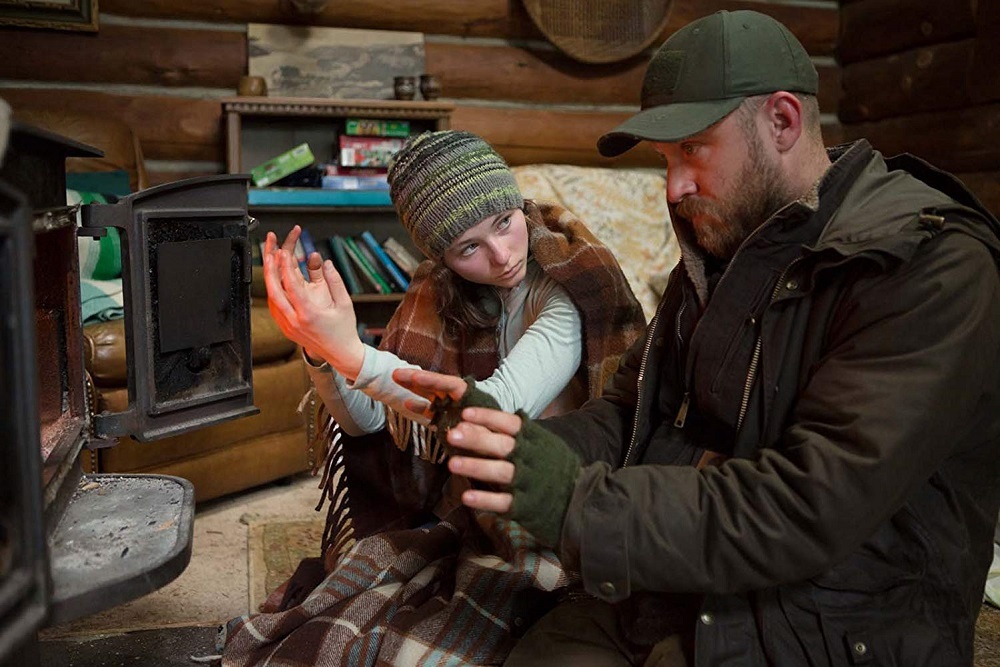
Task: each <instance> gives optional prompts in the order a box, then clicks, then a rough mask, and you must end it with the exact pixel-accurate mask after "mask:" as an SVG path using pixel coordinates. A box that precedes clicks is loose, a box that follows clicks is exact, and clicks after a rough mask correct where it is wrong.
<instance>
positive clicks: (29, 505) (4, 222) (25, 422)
mask: <svg viewBox="0 0 1000 667" xmlns="http://www.w3.org/2000/svg"><path fill="white" fill-rule="evenodd" d="M30 213H31V209H30V207H29V205H28V202H27V199H25V198H24V197H23V195H21V194H20V193H19V192H17V191H16V190H14V189H13V188H10V187H9V186H8V185H7V184H5V183H3V182H0V313H2V314H3V317H2V318H0V369H3V376H2V379H3V381H0V664H3V663H4V662H5V661H6V660H8V658H11V656H12V655H14V653H15V651H17V650H18V649H19V647H21V646H24V644H25V642H26V641H27V640H29V639H30V638H31V637H33V636H34V635H35V633H36V631H37V630H38V629H39V628H40V627H41V626H42V624H43V623H44V622H45V620H46V617H47V615H48V598H49V593H50V582H49V576H48V561H47V550H46V542H45V526H44V524H43V522H42V493H41V486H40V484H39V480H40V479H41V476H42V473H41V461H40V459H39V455H38V451H39V439H40V436H39V424H38V408H37V399H36V384H35V382H36V372H35V305H34V295H33V291H32V262H31V254H32V252H31V251H32V248H33V247H34V244H33V235H32V230H31V215H30Z"/></svg>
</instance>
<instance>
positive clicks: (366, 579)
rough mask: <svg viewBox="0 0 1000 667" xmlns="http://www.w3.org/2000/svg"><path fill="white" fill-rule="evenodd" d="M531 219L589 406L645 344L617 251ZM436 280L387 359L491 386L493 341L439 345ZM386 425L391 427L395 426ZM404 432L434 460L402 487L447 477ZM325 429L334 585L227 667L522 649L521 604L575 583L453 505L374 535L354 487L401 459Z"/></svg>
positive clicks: (552, 221) (523, 536)
mask: <svg viewBox="0 0 1000 667" xmlns="http://www.w3.org/2000/svg"><path fill="white" fill-rule="evenodd" d="M525 212H526V214H527V217H528V225H529V243H530V246H531V251H532V254H533V255H534V257H535V258H536V261H538V262H539V264H540V265H541V267H542V269H543V270H544V271H545V272H546V274H547V275H549V276H551V277H552V278H553V279H554V280H556V281H557V282H558V283H559V284H560V285H562V286H563V288H564V289H566V291H567V292H568V293H569V295H570V298H571V299H572V300H573V302H574V304H575V305H576V306H577V309H578V310H579V311H580V314H581V319H582V321H583V334H584V336H583V338H584V354H583V363H582V364H581V369H580V373H581V374H582V375H583V376H584V377H585V379H586V385H587V387H588V390H589V391H588V393H589V395H590V396H597V395H599V394H600V392H601V386H602V384H603V379H604V376H605V375H606V374H607V373H609V372H610V371H613V370H614V369H615V368H616V367H617V363H618V358H619V357H620V355H621V354H623V353H624V352H625V351H626V350H627V349H628V347H629V346H630V345H631V344H632V342H633V341H635V340H636V339H637V338H638V337H639V336H641V334H642V332H643V329H644V326H645V320H644V317H643V313H642V309H641V307H640V306H639V303H638V302H637V301H636V299H635V297H634V296H633V294H632V291H631V289H630V288H629V286H628V283H627V281H626V279H625V277H624V275H623V274H622V271H621V268H620V267H619V266H618V264H617V262H616V261H615V260H614V257H613V255H612V254H611V252H610V250H608V249H607V248H606V247H605V246H604V245H603V244H601V243H600V241H598V240H597V239H596V237H594V236H593V235H592V234H591V233H590V232H589V230H587V228H586V227H585V226H584V225H583V223H581V222H580V221H579V220H578V219H576V217H575V216H573V214H572V213H570V212H569V211H568V210H566V209H564V208H562V207H559V206H555V205H547V204H537V205H536V204H535V203H534V202H530V201H528V202H525ZM428 275H429V266H428V265H426V264H425V265H422V267H421V270H419V271H418V273H417V275H416V276H414V280H413V282H412V283H411V286H410V289H409V291H408V292H407V295H406V298H405V299H404V301H403V303H402V304H401V305H400V307H399V309H397V311H396V314H395V315H394V316H393V319H392V321H390V323H389V325H388V327H387V334H386V338H385V339H384V340H383V344H382V347H383V349H389V350H391V351H393V352H395V353H396V354H397V355H398V356H399V357H400V358H403V359H406V360H407V361H410V362H411V363H415V364H418V365H420V366H422V367H423V368H426V369H428V370H435V371H438V372H444V373H451V374H456V375H463V376H464V375H472V376H474V377H476V378H477V379H481V378H484V377H488V376H489V375H490V374H491V373H492V372H493V370H494V369H495V368H496V367H497V364H498V360H497V354H496V342H495V338H494V335H493V333H492V332H489V331H488V332H482V333H480V334H478V335H476V334H474V335H471V336H467V337H466V339H465V340H463V341H460V342H457V343H456V342H455V341H452V340H450V339H448V338H447V337H446V336H444V334H443V329H442V326H443V325H442V324H441V322H440V319H439V318H438V317H437V310H436V298H435V294H434V288H433V282H432V281H430V280H428V279H427V278H428ZM387 416H388V419H389V422H390V424H391V425H392V424H394V422H393V417H394V415H393V414H392V413H390V414H388V415H387ZM395 426H396V427H397V429H405V430H406V431H407V433H408V434H414V435H415V437H412V438H411V437H403V438H400V437H398V436H399V435H400V432H399V431H397V433H395V434H394V435H396V436H397V437H395V438H394V440H395V445H396V446H399V447H404V446H407V445H408V447H407V451H408V452H410V453H412V454H411V455H409V460H410V461H414V462H419V461H420V460H421V459H422V460H423V461H425V462H426V461H429V462H427V463H421V464H420V465H414V466H413V467H412V468H409V467H408V466H405V465H404V466H403V468H404V470H403V472H402V473H401V474H402V475H403V476H404V477H408V478H409V477H412V476H413V475H417V476H419V475H421V474H424V473H422V472H421V471H428V470H431V471H438V470H440V465H435V462H436V461H437V460H438V459H437V457H436V456H435V455H434V451H435V450H437V451H440V450H439V448H437V447H433V446H431V447H428V446H427V445H428V444H429V443H433V442H434V435H435V434H433V433H432V432H428V431H427V430H426V428H425V427H422V426H420V425H418V424H415V423H412V422H406V421H397V422H395ZM418 427H419V428H418ZM324 429H325V433H326V437H327V438H328V439H327V442H326V443H325V444H326V452H327V454H326V463H325V468H326V470H325V475H324V481H323V484H322V487H323V489H324V498H326V499H329V500H330V503H331V506H330V509H329V512H328V519H327V526H326V530H325V532H324V539H323V554H324V557H325V568H324V569H325V571H326V572H327V573H328V574H327V576H326V578H325V579H324V580H323V582H322V583H321V584H320V585H319V586H317V587H316V588H314V589H312V592H311V593H310V594H309V595H308V597H305V598H304V599H303V598H302V597H301V595H299V594H298V593H296V594H295V595H293V596H292V597H291V599H292V602H293V603H296V604H295V606H292V607H291V608H287V600H288V599H289V598H288V597H287V596H286V598H285V601H282V602H281V605H284V606H285V610H284V611H278V612H275V613H265V614H250V615H247V616H242V617H239V618H236V619H233V620H232V621H230V622H229V623H228V624H227V625H226V626H225V628H224V629H223V632H222V635H221V637H220V641H221V643H222V645H221V646H220V649H221V650H222V652H223V663H222V664H223V665H224V666H225V667H277V666H282V667H300V666H305V665H351V666H353V665H420V666H430V665H497V664H501V663H502V662H503V661H504V659H505V657H506V656H507V654H508V652H509V651H510V649H511V647H512V645H513V642H514V638H513V637H514V634H516V632H514V631H515V629H523V625H524V624H525V623H527V622H530V620H531V619H529V618H526V617H525V616H526V615H524V614H522V611H521V610H522V607H523V603H524V601H525V600H526V599H532V598H530V597H529V596H528V594H532V593H539V592H551V591H555V590H557V589H559V588H561V587H563V586H565V585H566V584H567V583H568V582H569V580H570V576H569V575H567V573H565V572H564V571H563V569H562V567H561V565H560V563H559V561H558V559H557V557H556V555H555V554H554V553H553V552H552V551H550V550H542V549H541V548H540V547H539V546H538V545H537V544H536V542H535V541H534V538H533V537H532V536H531V535H530V534H528V533H527V532H526V531H524V530H523V529H522V528H521V527H520V526H519V525H518V524H516V523H513V522H511V521H508V520H505V519H503V518H500V517H497V516H496V515H493V514H489V513H480V512H473V511H472V510H469V509H468V508H465V507H462V506H460V505H458V504H457V503H453V509H451V510H450V511H447V513H446V514H445V515H444V518H443V519H442V520H441V521H440V522H438V523H435V524H434V525H432V526H431V527H425V528H407V529H406V530H396V531H389V532H383V533H378V534H375V535H368V533H369V532H371V531H369V530H368V529H367V528H366V526H369V525H371V524H370V523H369V522H366V514H372V513H373V512H375V513H377V511H378V510H380V509H382V507H381V504H380V503H378V502H377V501H376V502H375V503H372V502H367V503H360V502H356V501H357V500H358V499H359V490H358V489H355V490H354V491H350V489H351V487H352V483H353V485H356V482H357V480H358V479H360V478H362V477H363V476H365V475H367V476H368V477H369V479H370V478H371V477H372V476H373V473H372V470H371V468H372V467H373V464H374V462H376V461H378V460H379V459H378V453H379V452H378V447H379V445H380V444H381V445H383V446H388V447H389V448H390V449H393V450H395V447H394V446H393V445H391V444H387V443H386V442H385V440H386V439H387V438H384V437H383V439H382V441H381V442H380V443H379V442H357V443H352V444H350V445H347V446H346V448H345V445H344V443H343V442H341V435H342V434H341V433H340V432H339V428H338V427H337V426H336V424H333V423H328V424H325V425H324ZM390 430H392V429H391V428H390ZM383 436H384V433H383ZM366 437H367V436H366ZM358 445H361V446H363V447H364V452H366V454H365V455H368V454H372V453H374V454H376V456H375V457H371V458H367V459H359V460H363V463H361V464H360V466H356V467H354V468H353V469H352V467H351V465H350V461H351V452H350V451H349V449H350V447H352V446H358ZM395 451H396V453H397V454H400V455H402V456H407V454H406V453H402V452H399V451H398V450H395ZM383 453H384V450H383ZM413 455H416V457H419V458H416V457H414V456H413ZM398 459H399V457H396V460H397V464H398ZM345 461H346V463H345ZM421 466H423V467H421ZM444 472H446V470H445V471H444ZM426 474H428V477H426V478H424V481H425V482H427V481H428V480H433V479H437V478H436V477H435V475H434V473H433V472H431V473H426ZM382 477H383V478H381V479H376V480H373V481H375V482H376V483H381V484H382V485H383V486H388V487H389V488H390V489H391V493H392V494H393V495H394V496H395V499H394V500H399V499H400V495H401V493H402V492H404V491H405V492H409V490H410V489H416V490H417V493H416V495H418V496H420V498H417V499H416V502H415V503H414V504H415V505H419V504H420V502H422V501H423V500H425V498H424V497H423V496H424V495H425V491H426V489H427V488H428V486H429V485H430V482H428V483H423V484H422V483H418V484H413V485H410V486H407V485H406V483H405V480H404V482H403V483H398V481H399V480H398V478H397V477H396V476H395V472H392V471H390V472H389V474H388V475H383V476H382ZM385 478H388V480H391V481H387V479H385ZM448 497H449V498H454V497H457V496H456V495H455V494H453V493H450V494H448ZM321 505H322V501H321ZM362 505H364V506H362ZM400 506H402V503H400ZM438 516H441V512H440V511H439V512H438ZM359 527H360V530H359ZM362 537H363V538H364V539H360V541H357V542H353V540H354V539H355V538H362ZM352 542H353V546H351V545H352ZM294 579H295V578H294V577H293V580H294ZM290 583H291V582H288V583H286V586H289V585H290ZM311 586H312V584H310V585H309V586H308V587H306V588H305V590H309V589H310V588H311ZM282 592H283V591H282V589H279V591H278V592H276V593H275V594H272V597H271V598H269V603H271V604H273V605H274V608H282V606H281V605H278V604H277V603H278V602H279V601H281V598H282V595H281V594H282Z"/></svg>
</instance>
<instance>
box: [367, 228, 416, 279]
mask: <svg viewBox="0 0 1000 667" xmlns="http://www.w3.org/2000/svg"><path fill="white" fill-rule="evenodd" d="M361 240H362V241H364V242H365V243H366V244H367V245H368V249H369V250H371V251H372V254H373V255H375V259H377V260H378V261H379V263H380V264H382V267H383V268H384V269H385V271H386V273H388V274H389V277H390V278H392V281H393V282H394V283H396V285H398V286H399V289H400V290H401V291H403V292H405V291H406V290H407V289H408V288H409V287H410V281H409V280H407V279H406V276H404V275H403V272H402V271H400V269H399V267H398V266H396V263H395V262H393V261H392V259H391V258H390V257H389V255H387V254H386V253H385V250H383V249H382V246H380V245H379V243H378V241H376V240H375V237H374V236H372V233H371V232H370V231H368V230H367V229H366V230H365V231H363V232H361Z"/></svg>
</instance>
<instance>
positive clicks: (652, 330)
mask: <svg viewBox="0 0 1000 667" xmlns="http://www.w3.org/2000/svg"><path fill="white" fill-rule="evenodd" d="M667 289H670V285H669V284H668V285H667ZM663 302H664V300H662V299H661V300H660V303H659V305H657V307H656V314H655V315H653V320H652V321H651V322H650V323H649V331H648V333H647V335H646V344H645V345H644V346H643V348H642V361H640V362H639V377H638V379H637V380H636V398H635V415H633V417H632V437H631V439H629V443H628V449H627V450H625V459H624V460H623V461H622V468H627V467H628V461H629V459H630V458H631V457H632V449H633V448H634V447H635V440H636V437H637V436H638V434H639V414H640V412H641V410H640V409H639V408H640V406H642V388H643V385H644V383H643V379H644V378H645V377H646V361H647V360H648V359H649V348H651V347H652V346H653V339H654V338H655V336H656V326H657V325H658V324H659V323H660V312H661V311H662V310H663Z"/></svg>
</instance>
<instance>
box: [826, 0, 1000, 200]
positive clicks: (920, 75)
mask: <svg viewBox="0 0 1000 667" xmlns="http://www.w3.org/2000/svg"><path fill="white" fill-rule="evenodd" d="M836 54H837V56H836V57H837V61H838V62H839V64H840V65H841V80H842V84H843V97H842V99H841V100H840V106H839V116H840V120H841V122H842V125H843V131H844V136H845V137H846V138H848V139H850V138H856V137H865V138H867V139H868V140H869V141H871V142H872V144H873V145H874V146H875V147H876V148H878V149H879V150H881V151H882V152H884V153H886V154H888V155H892V154H895V153H900V152H904V151H905V152H910V153H914V154H915V155H918V156H920V157H922V158H924V159H926V160H928V161H929V162H931V163H932V164H935V165H937V166H939V167H941V168H943V169H947V170H949V171H951V172H953V173H954V174H955V175H956V176H958V177H959V178H960V179H962V180H963V181H964V182H965V183H966V185H968V186H969V187H970V188H971V189H972V190H973V192H975V193H976V194H977V195H978V196H979V198H980V199H981V200H982V201H983V203H984V204H986V206H987V207H988V208H990V210H991V211H992V212H993V213H994V214H1000V2H996V1H995V0H840V30H839V37H838V43H837V50H836Z"/></svg>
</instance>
